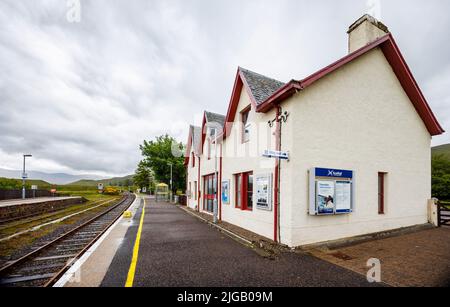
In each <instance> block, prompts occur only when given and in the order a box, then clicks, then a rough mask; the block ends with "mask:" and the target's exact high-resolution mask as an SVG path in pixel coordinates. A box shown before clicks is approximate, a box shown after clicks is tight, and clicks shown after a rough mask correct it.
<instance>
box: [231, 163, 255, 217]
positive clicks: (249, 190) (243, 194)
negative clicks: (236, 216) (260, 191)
mask: <svg viewBox="0 0 450 307" xmlns="http://www.w3.org/2000/svg"><path fill="white" fill-rule="evenodd" d="M235 193H236V195H235V203H236V208H239V209H241V210H249V211H251V210H253V173H252V172H248V173H242V174H236V175H235Z"/></svg>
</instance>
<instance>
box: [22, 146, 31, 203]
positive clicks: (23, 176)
mask: <svg viewBox="0 0 450 307" xmlns="http://www.w3.org/2000/svg"><path fill="white" fill-rule="evenodd" d="M31 157H32V155H23V173H22V199H25V198H26V192H25V179H27V177H28V175H27V173H26V172H25V159H26V158H31Z"/></svg>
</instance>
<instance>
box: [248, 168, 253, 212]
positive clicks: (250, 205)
mask: <svg viewBox="0 0 450 307" xmlns="http://www.w3.org/2000/svg"><path fill="white" fill-rule="evenodd" d="M247 208H249V209H252V208H253V175H248V180H247Z"/></svg>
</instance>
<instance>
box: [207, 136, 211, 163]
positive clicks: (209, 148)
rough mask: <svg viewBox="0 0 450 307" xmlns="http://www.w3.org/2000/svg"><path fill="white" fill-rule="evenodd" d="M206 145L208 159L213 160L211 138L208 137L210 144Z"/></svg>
mask: <svg viewBox="0 0 450 307" xmlns="http://www.w3.org/2000/svg"><path fill="white" fill-rule="evenodd" d="M206 146H207V147H208V148H207V149H206V150H207V152H208V160H211V139H210V138H208V144H206Z"/></svg>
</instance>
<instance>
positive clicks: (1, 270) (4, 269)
mask: <svg viewBox="0 0 450 307" xmlns="http://www.w3.org/2000/svg"><path fill="white" fill-rule="evenodd" d="M134 199H135V195H134V194H131V195H128V196H125V197H123V198H122V199H121V200H120V201H119V202H118V203H117V204H116V205H114V206H113V207H111V208H109V209H108V210H105V211H104V212H102V213H100V214H98V215H96V216H95V217H93V218H91V219H89V220H88V221H87V222H85V223H83V224H82V225H79V226H77V227H75V228H74V229H72V230H70V231H68V232H66V233H64V234H63V235H61V236H59V237H57V238H56V239H54V240H53V241H51V242H49V243H47V244H45V245H43V246H41V247H39V248H37V249H36V250H34V251H32V252H30V253H28V254H26V255H25V256H23V257H21V258H19V259H17V260H15V261H13V262H11V263H9V264H7V265H5V266H3V267H2V268H0V275H3V274H4V273H5V272H9V271H11V269H13V268H14V267H15V266H17V265H20V264H22V263H24V262H26V261H27V260H28V259H30V258H34V256H37V255H38V254H40V253H41V252H43V251H45V250H46V249H49V248H50V247H52V246H53V245H55V244H56V243H58V242H60V241H62V240H63V239H65V238H67V237H68V236H70V235H73V234H76V232H78V231H80V230H82V229H83V228H85V227H86V226H88V225H90V224H92V223H93V222H95V221H97V220H99V219H100V218H101V217H103V216H105V215H106V214H108V213H110V212H111V211H113V210H114V209H116V208H118V207H119V206H121V205H123V204H124V203H126V202H127V201H129V200H131V202H130V205H131V204H132V203H133V201H134ZM127 207H128V206H127ZM127 207H125V208H124V209H123V210H121V211H120V213H119V214H117V216H116V217H115V218H114V221H113V222H111V223H108V224H107V226H106V227H104V228H103V230H102V231H100V233H99V234H97V235H96V236H95V238H94V239H92V240H91V241H90V242H88V243H87V246H86V247H85V248H83V249H82V251H81V252H79V253H78V254H77V255H76V256H75V257H74V258H72V260H71V261H69V263H68V264H66V265H65V266H64V268H63V269H61V270H60V271H58V272H57V273H56V274H55V276H54V277H52V278H51V280H50V281H49V282H47V283H46V284H45V286H48V285H51V284H52V283H54V282H55V281H56V279H57V277H59V276H61V274H62V273H64V272H65V271H66V270H67V269H68V268H69V267H70V265H71V264H73V261H74V260H75V259H77V258H79V257H80V256H81V255H82V254H84V253H85V252H86V250H87V249H88V248H89V247H91V246H92V245H93V244H94V243H95V241H97V240H98V238H99V237H100V236H101V235H102V234H104V233H105V232H106V231H107V230H108V229H109V228H110V227H111V225H112V224H114V223H115V221H117V219H119V218H120V217H121V215H122V213H123V212H124V211H125V210H126V209H127Z"/></svg>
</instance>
